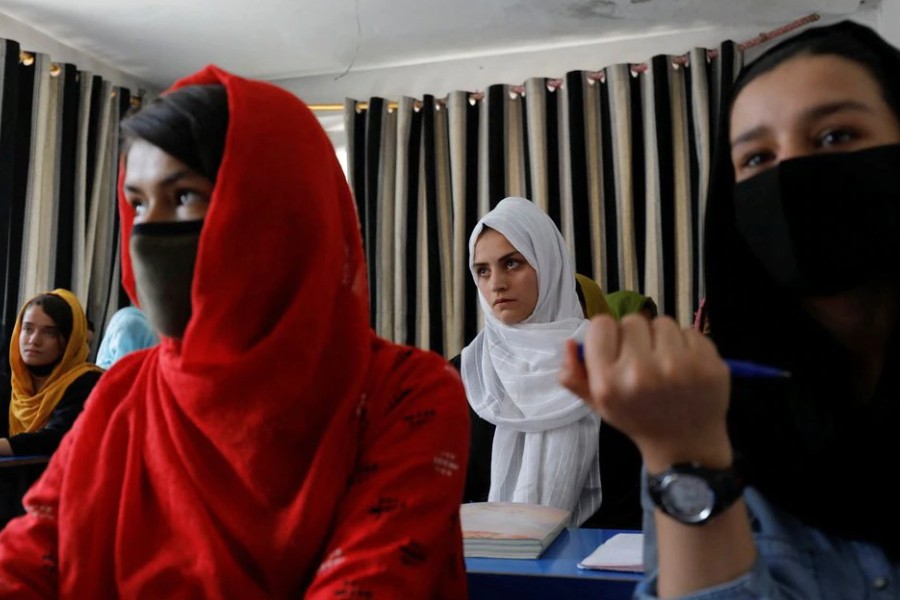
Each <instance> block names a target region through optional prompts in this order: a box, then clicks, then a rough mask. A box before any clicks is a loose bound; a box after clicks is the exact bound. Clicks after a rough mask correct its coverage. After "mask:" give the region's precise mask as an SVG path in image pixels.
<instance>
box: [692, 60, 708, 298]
mask: <svg viewBox="0 0 900 600" xmlns="http://www.w3.org/2000/svg"><path fill="white" fill-rule="evenodd" d="M707 55H708V52H707V50H706V49H705V48H694V49H692V50H691V52H690V56H689V59H688V60H689V64H690V68H688V69H686V70H685V76H686V77H687V78H688V81H689V84H688V85H687V92H688V101H687V105H688V110H689V116H690V124H691V128H690V134H691V142H690V143H691V147H692V148H693V149H694V151H693V152H692V153H691V155H690V159H691V189H692V190H694V193H693V194H692V195H691V218H692V220H693V224H694V226H693V236H692V238H691V244H692V248H693V249H694V253H693V258H694V260H693V265H692V269H693V275H694V288H693V298H692V301H693V302H692V304H691V306H692V308H693V309H694V310H696V307H697V306H699V304H700V299H701V298H702V297H703V296H704V295H705V294H706V289H705V287H704V284H703V267H702V265H703V235H702V234H703V215H704V214H706V194H707V190H708V188H709V185H708V182H709V172H710V165H711V161H712V131H713V129H714V126H713V123H712V121H711V118H712V113H711V110H710V97H709V94H710V82H709V72H708V69H709V66H708V63H707V58H706V57H707Z"/></svg>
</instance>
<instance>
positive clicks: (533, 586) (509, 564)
mask: <svg viewBox="0 0 900 600" xmlns="http://www.w3.org/2000/svg"><path fill="white" fill-rule="evenodd" d="M616 533H620V532H619V531H618V530H613V529H566V530H565V531H563V532H562V533H560V535H559V537H558V538H556V540H555V541H554V542H553V544H552V545H551V546H550V547H549V548H547V550H546V551H545V552H544V554H543V555H541V557H540V558H538V559H536V560H524V559H505V558H504V559H501V558H467V559H466V572H467V574H468V580H469V598H470V599H471V600H480V599H484V600H488V599H490V600H496V599H502V598H515V599H516V600H529V599H532V598H533V599H535V600H537V599H541V600H544V599H547V598H551V599H554V600H555V599H557V598H592V599H604V600H605V599H607V598H612V599H616V600H625V599H628V598H630V597H631V593H632V591H633V590H634V586H635V585H636V584H637V582H638V581H639V580H640V579H641V577H642V574H641V573H620V572H616V571H594V570H588V569H579V568H578V562H579V561H580V560H581V559H583V558H584V557H586V556H587V555H588V554H590V553H591V552H593V551H594V549H596V548H597V546H599V545H600V544H601V543H603V542H605V541H606V540H608V539H609V538H611V537H612V536H613V535H615V534H616Z"/></svg>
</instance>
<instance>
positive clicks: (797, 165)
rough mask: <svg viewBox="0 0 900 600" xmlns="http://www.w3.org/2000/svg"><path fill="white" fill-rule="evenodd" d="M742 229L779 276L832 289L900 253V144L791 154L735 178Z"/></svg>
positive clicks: (795, 286) (890, 266)
mask: <svg viewBox="0 0 900 600" xmlns="http://www.w3.org/2000/svg"><path fill="white" fill-rule="evenodd" d="M734 202H735V220H736V224H737V228H738V231H739V232H740V233H741V235H742V236H743V238H744V240H746V242H747V244H748V246H749V247H750V249H751V251H752V252H753V254H754V255H755V256H756V258H757V259H758V260H759V261H760V263H761V264H762V266H763V267H764V268H765V270H766V271H767V272H768V273H769V275H770V276H771V277H772V278H773V279H774V280H775V282H776V283H777V284H779V285H781V286H784V287H786V288H788V289H791V290H794V291H795V292H797V293H799V294H801V295H805V296H829V295H832V294H837V293H841V292H845V291H848V290H852V289H855V288H857V287H860V286H861V285H864V284H866V283H870V282H873V281H878V280H881V279H884V278H885V277H887V276H890V274H891V273H893V272H896V271H897V269H898V266H897V265H898V259H900V145H890V146H879V147H876V148H870V149H866V150H860V151H857V152H842V153H834V154H817V155H815V156H804V157H802V158H796V159H791V160H786V161H784V162H782V163H780V164H779V165H778V166H776V167H774V168H772V169H770V170H768V171H766V172H764V173H761V174H759V175H756V176H754V177H752V178H750V179H747V180H746V181H742V182H740V183H738V184H736V185H735V188H734Z"/></svg>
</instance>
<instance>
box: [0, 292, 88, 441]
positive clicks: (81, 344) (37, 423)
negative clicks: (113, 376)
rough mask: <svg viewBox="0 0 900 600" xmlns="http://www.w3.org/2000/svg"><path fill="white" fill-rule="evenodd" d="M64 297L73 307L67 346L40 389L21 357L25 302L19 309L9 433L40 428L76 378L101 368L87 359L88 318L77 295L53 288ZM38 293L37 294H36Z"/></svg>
mask: <svg viewBox="0 0 900 600" xmlns="http://www.w3.org/2000/svg"><path fill="white" fill-rule="evenodd" d="M50 293H51V294H53V295H54V296H59V297H60V298H62V299H63V300H65V302H66V304H68V305H69V308H70V309H71V311H72V334H71V335H70V336H69V339H68V340H67V342H66V349H65V351H64V352H63V356H62V359H60V361H59V363H58V364H57V365H56V367H54V368H53V371H52V372H51V373H50V376H49V377H48V378H47V381H46V382H45V383H44V387H42V388H41V391H39V392H37V393H35V391H34V385H33V383H32V380H31V373H30V371H29V370H28V367H27V366H26V365H25V361H23V360H22V355H21V353H20V351H19V333H20V332H21V330H22V317H23V316H24V315H25V306H28V302H31V300H34V298H32V299H31V300H29V301H28V302H26V303H25V304H24V305H23V306H22V309H21V310H20V311H19V317H18V318H17V319H16V326H15V328H14V329H13V333H12V339H11V340H10V342H9V366H10V368H11V369H12V398H11V399H10V403H9V434H10V435H16V434H18V433H25V432H31V431H37V430H39V429H40V428H41V427H43V426H44V425H45V424H46V423H47V420H48V419H49V418H50V413H52V412H53V409H54V408H56V405H57V404H59V401H60V400H61V399H62V397H63V394H65V392H66V389H67V388H68V387H69V385H71V384H72V382H73V381H75V380H76V379H78V378H79V377H81V376H82V375H84V374H85V373H87V372H88V371H101V370H102V369H100V367H98V366H97V365H94V364H91V363H88V362H85V360H86V359H87V355H88V348H87V344H86V339H87V318H86V317H85V316H84V310H83V309H82V308H81V303H80V302H78V298H76V297H75V295H74V294H73V293H72V292H70V291H69V290H63V289H56V290H53V291H52V292H50ZM35 297H37V296H35Z"/></svg>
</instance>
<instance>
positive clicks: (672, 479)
mask: <svg viewBox="0 0 900 600" xmlns="http://www.w3.org/2000/svg"><path fill="white" fill-rule="evenodd" d="M660 484H661V485H660V491H661V492H662V503H663V505H664V508H665V510H666V512H668V513H669V514H671V515H672V516H674V517H676V518H677V519H679V520H681V521H684V522H686V523H699V522H702V521H704V520H706V519H707V518H709V515H710V514H711V513H712V510H713V507H714V506H715V502H716V497H715V494H714V493H713V491H712V489H710V487H709V484H707V483H706V481H704V480H703V479H702V478H701V477H698V476H697V475H691V474H688V473H670V474H668V475H666V476H665V477H664V478H663V480H662V481H661V482H660Z"/></svg>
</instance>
